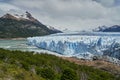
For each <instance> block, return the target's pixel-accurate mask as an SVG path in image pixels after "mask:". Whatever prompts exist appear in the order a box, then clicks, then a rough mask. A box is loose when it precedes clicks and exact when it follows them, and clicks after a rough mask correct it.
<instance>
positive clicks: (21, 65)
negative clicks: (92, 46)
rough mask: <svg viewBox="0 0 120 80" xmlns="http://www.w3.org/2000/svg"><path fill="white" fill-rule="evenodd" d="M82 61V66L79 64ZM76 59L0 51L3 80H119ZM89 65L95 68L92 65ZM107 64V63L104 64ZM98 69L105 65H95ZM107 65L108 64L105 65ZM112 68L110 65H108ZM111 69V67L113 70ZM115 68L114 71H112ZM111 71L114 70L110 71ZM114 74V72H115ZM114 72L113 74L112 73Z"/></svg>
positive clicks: (116, 75) (113, 75) (103, 70)
mask: <svg viewBox="0 0 120 80" xmlns="http://www.w3.org/2000/svg"><path fill="white" fill-rule="evenodd" d="M80 61H81V62H80ZM82 63H86V64H87V63H89V62H87V61H84V60H79V59H75V58H66V57H57V56H54V55H50V54H47V53H46V54H42V53H41V54H39V53H34V52H22V51H10V50H5V49H0V70H1V71H0V79H2V80H3V79H12V80H119V79H120V74H118V73H119V72H116V73H115V74H114V73H111V72H110V71H109V69H108V70H105V67H106V66H104V68H101V69H100V68H97V67H96V66H92V65H88V66H87V65H86V64H82ZM89 64H92V63H91V62H90V63H89ZM105 64H106V63H105ZM96 65H97V66H100V65H103V63H99V62H96ZM106 65H107V64H106ZM109 66H110V65H109ZM110 68H111V67H110ZM113 68H114V67H113ZM110 70H111V69H110ZM112 70H113V69H112ZM112 70H111V71H112Z"/></svg>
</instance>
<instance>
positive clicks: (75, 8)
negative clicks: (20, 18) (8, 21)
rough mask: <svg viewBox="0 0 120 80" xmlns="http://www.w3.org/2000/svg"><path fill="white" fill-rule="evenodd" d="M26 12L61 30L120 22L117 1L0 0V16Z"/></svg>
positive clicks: (118, 1) (119, 3) (74, 29)
mask: <svg viewBox="0 0 120 80" xmlns="http://www.w3.org/2000/svg"><path fill="white" fill-rule="evenodd" d="M25 11H28V12H30V13H31V14H32V15H33V16H34V17H35V18H37V19H38V20H39V21H40V22H42V23H44V24H46V25H51V26H54V27H55V28H57V29H60V30H64V29H66V28H67V29H68V30H71V31H79V30H90V29H93V28H96V27H98V26H102V25H106V26H111V25H120V0H0V16H2V15H3V14H5V13H7V12H15V13H16V12H17V13H23V12H25Z"/></svg>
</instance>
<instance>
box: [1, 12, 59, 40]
mask: <svg viewBox="0 0 120 80" xmlns="http://www.w3.org/2000/svg"><path fill="white" fill-rule="evenodd" d="M58 32H61V31H59V30H57V31H55V30H52V29H49V28H48V27H47V26H46V25H44V24H42V23H41V22H39V21H38V20H37V19H35V18H34V17H33V16H32V15H31V14H30V13H29V12H26V13H25V14H22V15H18V14H9V13H7V14H5V15H4V16H2V17H0V38H18V37H31V36H42V35H48V34H53V33H58Z"/></svg>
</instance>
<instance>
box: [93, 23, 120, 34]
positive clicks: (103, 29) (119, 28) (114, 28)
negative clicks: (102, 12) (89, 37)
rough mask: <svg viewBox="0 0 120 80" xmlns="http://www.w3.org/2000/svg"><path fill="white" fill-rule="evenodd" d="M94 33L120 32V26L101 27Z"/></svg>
mask: <svg viewBox="0 0 120 80" xmlns="http://www.w3.org/2000/svg"><path fill="white" fill-rule="evenodd" d="M93 31H94V32H120V25H113V26H110V27H108V26H101V27H98V28H96V29H93Z"/></svg>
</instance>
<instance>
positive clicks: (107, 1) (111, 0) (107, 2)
mask: <svg viewBox="0 0 120 80" xmlns="http://www.w3.org/2000/svg"><path fill="white" fill-rule="evenodd" d="M93 1H96V2H99V3H100V4H102V5H103V6H107V7H110V6H113V5H114V4H115V0H93Z"/></svg>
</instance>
